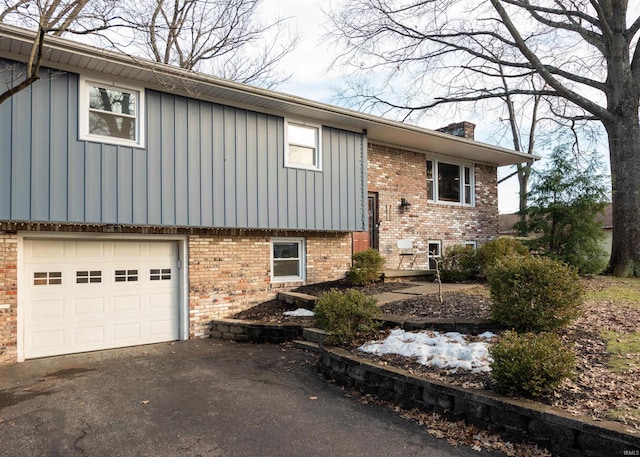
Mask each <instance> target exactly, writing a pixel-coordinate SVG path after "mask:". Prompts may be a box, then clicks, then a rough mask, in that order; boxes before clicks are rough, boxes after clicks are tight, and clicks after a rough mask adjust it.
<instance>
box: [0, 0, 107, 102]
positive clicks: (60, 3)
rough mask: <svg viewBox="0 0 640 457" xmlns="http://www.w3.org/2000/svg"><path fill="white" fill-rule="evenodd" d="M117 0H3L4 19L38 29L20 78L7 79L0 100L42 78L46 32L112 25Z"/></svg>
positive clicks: (0, 17) (84, 31)
mask: <svg viewBox="0 0 640 457" xmlns="http://www.w3.org/2000/svg"><path fill="white" fill-rule="evenodd" d="M116 4H117V0H91V1H89V0H3V1H2V2H0V8H2V10H1V11H0V22H7V23H14V24H16V25H21V26H24V27H27V28H30V29H35V30H36V36H35V39H34V41H33V45H32V47H31V53H30V54H29V60H28V62H27V63H26V68H25V70H24V72H18V75H17V78H18V79H16V80H12V81H6V86H7V89H6V90H5V91H4V92H2V93H0V103H2V102H4V101H5V100H7V99H8V98H10V97H11V96H12V95H14V94H16V93H18V92H20V91H21V90H24V89H26V88H27V87H29V86H30V85H31V84H33V83H34V82H36V81H37V80H38V79H40V75H39V70H40V65H41V63H42V57H43V44H44V38H45V36H46V35H55V36H60V35H62V34H64V33H74V34H83V35H84V34H89V33H95V32H97V31H100V30H105V29H107V28H108V27H109V25H110V24H109V23H110V20H111V13H112V12H113V8H114V6H115V5H116Z"/></svg>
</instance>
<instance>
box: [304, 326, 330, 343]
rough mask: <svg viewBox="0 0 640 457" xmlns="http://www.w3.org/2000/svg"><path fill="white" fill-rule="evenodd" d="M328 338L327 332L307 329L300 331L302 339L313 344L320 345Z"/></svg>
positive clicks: (311, 328)
mask: <svg viewBox="0 0 640 457" xmlns="http://www.w3.org/2000/svg"><path fill="white" fill-rule="evenodd" d="M328 336H329V333H328V332H325V331H324V330H322V329H319V328H313V327H307V328H304V329H303V330H302V338H304V339H305V340H307V341H311V342H313V343H318V344H322V343H324V341H325V340H326V339H327V337H328Z"/></svg>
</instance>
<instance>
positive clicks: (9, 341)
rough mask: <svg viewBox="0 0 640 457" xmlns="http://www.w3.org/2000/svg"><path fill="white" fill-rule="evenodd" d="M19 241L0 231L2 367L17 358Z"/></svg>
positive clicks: (11, 235) (0, 345)
mask: <svg viewBox="0 0 640 457" xmlns="http://www.w3.org/2000/svg"><path fill="white" fill-rule="evenodd" d="M17 263H18V240H17V237H16V235H15V234H11V233H6V232H2V231H0V365H2V364H5V363H10V362H15V360H16V357H17V344H16V343H17V340H18V324H17V310H18V301H17V292H18V276H17V271H18V270H17Z"/></svg>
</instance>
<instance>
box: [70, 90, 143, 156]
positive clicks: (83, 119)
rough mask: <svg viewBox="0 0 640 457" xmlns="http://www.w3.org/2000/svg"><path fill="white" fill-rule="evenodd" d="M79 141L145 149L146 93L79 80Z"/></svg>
mask: <svg viewBox="0 0 640 457" xmlns="http://www.w3.org/2000/svg"><path fill="white" fill-rule="evenodd" d="M79 100H80V114H79V116H80V122H79V124H80V139H81V140H88V141H99V142H102V143H113V144H120V145H125V146H133V147H144V135H143V132H144V117H143V115H144V90H143V89H141V88H133V87H127V86H121V85H115V84H111V83H105V82H100V81H94V80H89V79H85V78H81V79H80V96H79Z"/></svg>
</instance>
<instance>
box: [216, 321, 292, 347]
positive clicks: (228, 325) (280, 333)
mask: <svg viewBox="0 0 640 457" xmlns="http://www.w3.org/2000/svg"><path fill="white" fill-rule="evenodd" d="M303 328H304V326H302V325H299V324H291V323H283V324H273V323H267V322H254V321H243V320H238V319H218V320H215V321H212V322H211V338H219V339H224V340H232V341H238V342H247V341H251V342H253V343H274V344H280V343H284V342H285V341H291V340H294V339H297V338H300V337H302V330H303Z"/></svg>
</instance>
